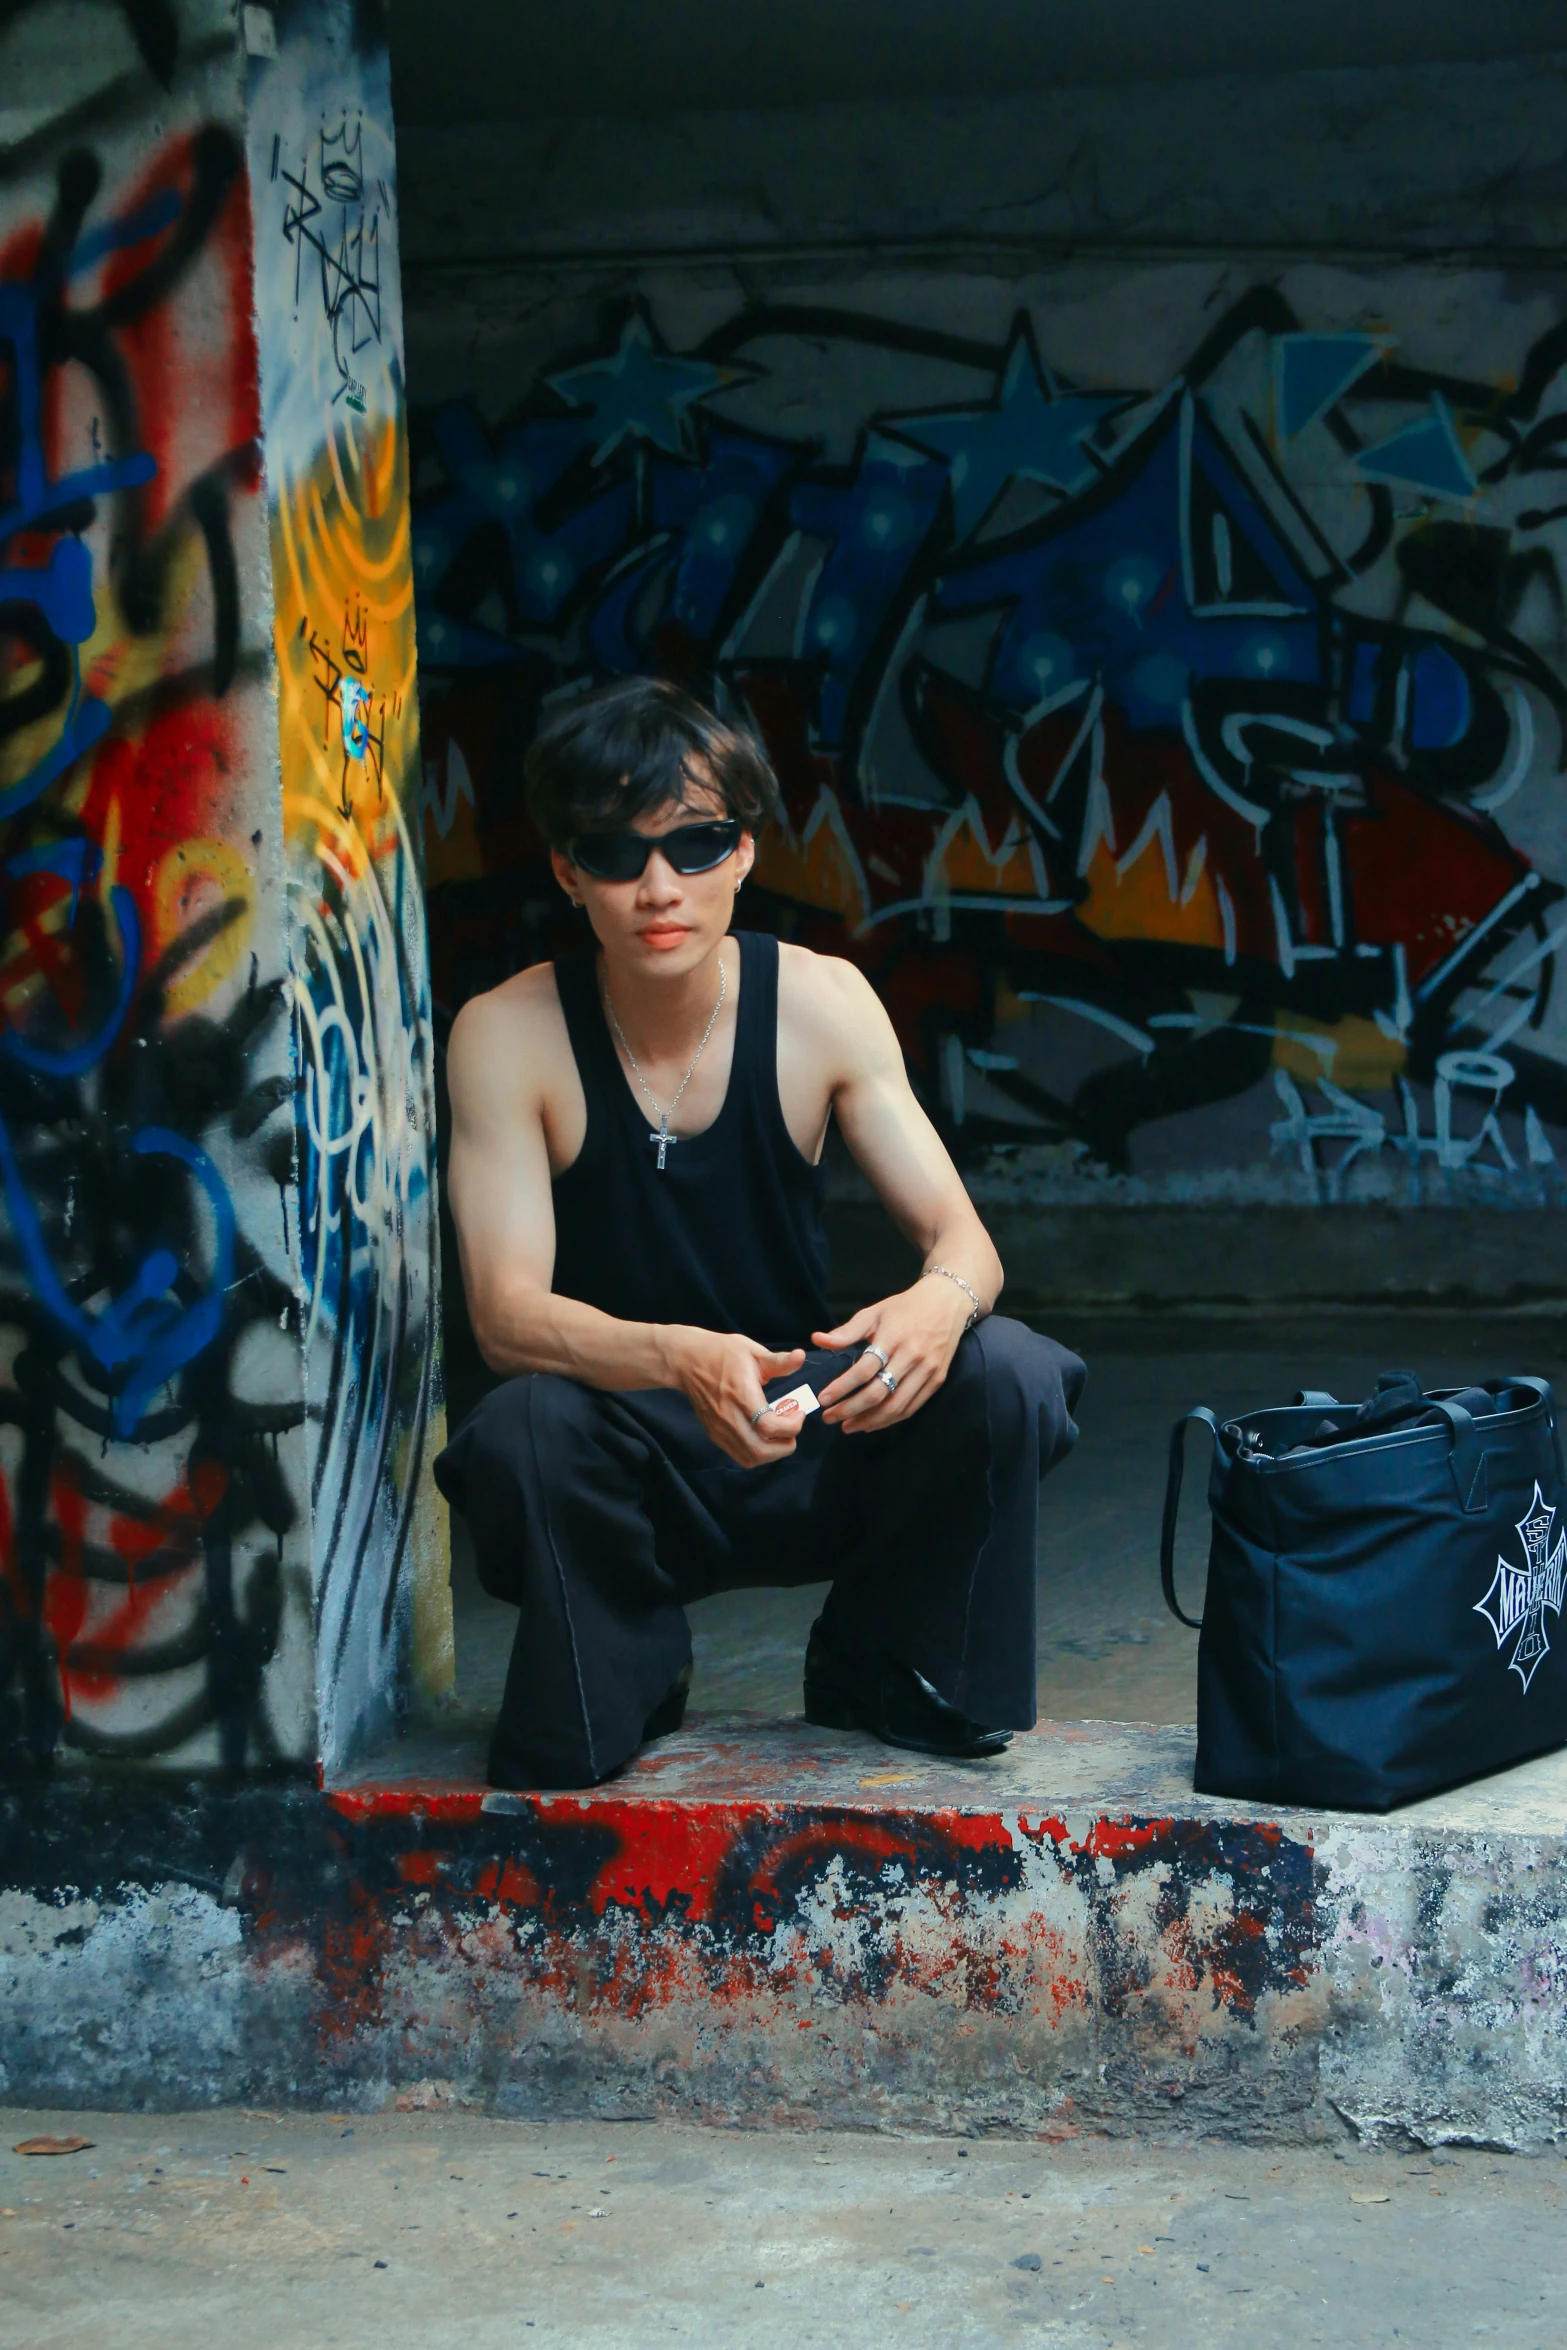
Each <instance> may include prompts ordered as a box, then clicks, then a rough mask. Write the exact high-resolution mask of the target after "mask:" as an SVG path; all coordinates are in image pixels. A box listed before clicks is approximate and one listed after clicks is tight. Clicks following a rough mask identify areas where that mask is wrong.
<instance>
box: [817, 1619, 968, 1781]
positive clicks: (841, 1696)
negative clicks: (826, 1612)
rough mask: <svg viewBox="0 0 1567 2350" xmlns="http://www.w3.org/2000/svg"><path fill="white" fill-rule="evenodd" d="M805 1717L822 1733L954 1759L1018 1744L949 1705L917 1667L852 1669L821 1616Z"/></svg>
mask: <svg viewBox="0 0 1567 2350" xmlns="http://www.w3.org/2000/svg"><path fill="white" fill-rule="evenodd" d="M805 1718H806V1720H807V1721H808V1722H814V1723H815V1724H816V1727H817V1728H818V1729H820V1730H868V1731H869V1732H870V1734H871V1736H872V1737H873V1738H879V1739H880V1740H881V1741H882V1744H883V1745H884V1746H904V1747H907V1748H909V1750H910V1751H911V1752H912V1753H914V1754H939V1755H945V1756H947V1757H948V1758H949V1759H954V1760H959V1759H967V1760H973V1759H975V1758H977V1757H979V1756H981V1755H987V1754H999V1753H1000V1752H1001V1750H1002V1748H1003V1747H1005V1746H1010V1745H1011V1743H1012V1733H1011V1731H1010V1730H987V1729H986V1728H985V1726H984V1724H983V1723H982V1722H971V1721H970V1720H969V1718H968V1716H967V1715H966V1714H960V1713H959V1712H958V1709H957V1707H956V1706H955V1705H948V1703H947V1701H946V1699H945V1698H944V1697H942V1696H941V1695H940V1694H939V1693H938V1692H937V1691H936V1690H934V1689H933V1688H932V1687H931V1685H930V1683H929V1682H928V1681H927V1680H926V1678H925V1676H924V1674H923V1673H917V1672H916V1671H915V1670H914V1667H913V1666H912V1665H901V1664H899V1663H898V1662H897V1661H896V1659H895V1658H893V1657H886V1656H884V1657H878V1658H874V1659H868V1660H866V1661H864V1662H862V1663H856V1664H852V1665H851V1664H850V1663H848V1662H847V1661H846V1660H845V1659H844V1658H843V1657H841V1656H840V1655H839V1654H838V1652H837V1651H836V1650H835V1649H834V1648H832V1647H831V1646H830V1644H829V1642H828V1640H827V1638H826V1636H825V1634H824V1633H823V1631H822V1626H821V1619H820V1618H819V1617H818V1619H817V1621H816V1622H815V1623H814V1624H813V1625H812V1626H811V1637H810V1642H809V1645H808V1646H807V1648H806V1651H805Z"/></svg>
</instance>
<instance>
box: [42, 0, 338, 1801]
mask: <svg viewBox="0 0 1567 2350" xmlns="http://www.w3.org/2000/svg"><path fill="white" fill-rule="evenodd" d="M62 13H63V12H60V11H57V10H55V9H52V8H34V9H31V10H21V11H7V12H6V14H5V17H4V19H3V23H0V87H3V89H4V91H5V99H6V108H5V114H4V117H3V120H4V123H5V126H6V129H7V132H8V133H9V132H11V131H12V130H13V129H15V130H16V136H15V137H14V139H13V141H12V143H11V144H10V145H8V146H5V147H0V900H3V914H0V939H3V944H0V1186H3V1195H4V1215H3V1227H0V1766H4V1767H10V1766H13V1765H15V1764H16V1763H17V1762H18V1761H21V1762H23V1763H24V1764H25V1763H26V1762H29V1761H33V1762H41V1761H43V1760H46V1759H47V1758H48V1757H50V1756H51V1755H53V1754H54V1753H55V1752H56V1751H62V1752H64V1753H67V1754H69V1753H72V1752H74V1753H77V1754H89V1755H108V1756H114V1757H146V1756H153V1755H156V1756H162V1757H170V1758H174V1759H177V1760H180V1761H190V1762H198V1763H224V1764H229V1765H238V1764H241V1763H246V1764H252V1765H261V1764H266V1763H270V1762H277V1761H287V1760H291V1759H293V1758H296V1757H301V1756H305V1755H309V1754H313V1752H314V1738H315V1724H314V1703H313V1682H312V1666H311V1576H310V1547H309V1537H310V1511H309V1489H308V1481H307V1478H306V1475H305V1445H304V1433H303V1431H304V1418H305V1399H304V1395H303V1392H302V1387H301V1382H300V1377H299V1363H298V1343H297V1331H296V1323H297V1305H296V1273H295V1269H294V1261H293V1260H294V1255H295V1251H296V1249H297V1247H298V1235H297V1233H296V1231H295V1230H294V1224H293V1219H294V1213H295V1211H294V1207H293V1204H292V1202H293V1189H292V1186H293V1162H294V1138H293V1121H292V1116H291V1113H290V1104H291V1099H292V1094H293V1078H292V1073H291V1062H292V1055H291V1045H290V1011H289V1004H290V995H289V972H288V966H287V960H286V955H285V953H284V943H285V930H284V924H283V888H284V870H283V843H282V839H281V835H280V829H279V825H278V821H277V795H276V789H275V784H274V783H273V780H272V778H273V770H274V761H275V749H274V743H275V735H274V722H273V716H272V701H271V695H270V691H269V686H268V676H269V671H270V668H271V650H270V608H269V597H268V589H267V544H266V516H265V510H264V503H263V499H262V496H261V466H260V449H259V441H258V433H259V417H258V413H257V406H256V361H255V345H254V338H253V334H252V324H251V319H252V311H251V233H250V217H249V208H248V199H247V191H246V179H245V157H244V140H243V122H242V115H241V110H240V79H239V74H240V67H239V61H238V59H237V56H236V54H235V45H234V33H233V26H232V22H231V19H230V16H229V12H228V11H226V10H219V9H217V8H216V7H212V8H207V9H205V10H203V9H197V8H192V9H186V10H184V11H182V13H181V14H180V16H179V17H178V19H176V18H175V16H174V15H173V13H172V12H169V11H164V10H151V9H149V10H132V9H129V8H127V9H125V10H124V11H123V12H122V11H121V10H119V9H117V8H113V7H104V8H102V9H97V10H93V9H86V10H78V11H74V12H72V13H71V16H70V22H69V25H67V26H65V27H64V28H62V25H61V23H60V21H59V20H60V18H61V16H62ZM89 33H90V35H91V37H90V38H89V37H88V35H89ZM66 35H69V37H65V36H66ZM18 125H19V126H20V127H17V126H18Z"/></svg>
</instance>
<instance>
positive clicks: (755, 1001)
mask: <svg viewBox="0 0 1567 2350" xmlns="http://www.w3.org/2000/svg"><path fill="white" fill-rule="evenodd" d="M735 943H736V945H737V946H738V947H739V949H740V1009H739V1020H738V1023H737V1027H736V1032H735V1049H734V1062H733V1066H732V1067H731V1069H730V1073H729V1090H728V1092H727V1093H726V1094H725V1096H724V1106H723V1108H722V1109H721V1110H720V1111H719V1113H718V1116H717V1117H716V1118H715V1119H714V1121H713V1123H712V1125H711V1126H709V1127H708V1128H707V1129H706V1130H705V1131H704V1132H703V1133H701V1134H691V1135H681V1136H680V1137H679V1138H678V1139H676V1140H673V1141H671V1143H670V1146H669V1150H668V1153H667V1156H666V1162H665V1166H664V1169H663V1172H662V1173H660V1172H659V1167H658V1152H657V1149H656V1148H655V1147H654V1145H653V1144H652V1143H651V1142H650V1141H649V1140H648V1136H649V1134H650V1133H651V1132H652V1131H653V1128H654V1126H655V1123H656V1121H655V1120H654V1119H653V1118H652V1117H651V1115H650V1114H649V1111H648V1107H647V1104H646V1103H645V1102H644V1101H643V1100H642V1099H641V1097H640V1095H637V1094H634V1093H633V1092H632V1090H631V1082H630V1080H629V1078H628V1077H627V1076H626V1074H625V1072H624V1071H623V1070H622V1067H621V1064H620V1059H619V1056H618V1055H617V1053H616V1051H615V1046H614V1043H613V1041H612V1040H611V1037H610V1033H609V1028H608V1025H607V1023H606V1021H605V1018H604V1010H603V1004H602V1001H601V999H600V996H599V982H598V973H597V970H596V968H595V964H594V950H593V949H592V948H591V947H585V948H582V949H580V950H579V951H578V952H577V953H575V954H572V955H565V956H563V957H562V958H561V960H560V961H559V962H558V963H557V964H556V965H555V985H556V987H557V989H558V990H559V993H560V1002H561V1009H562V1011H563V1012H564V1013H565V1015H566V1027H567V1030H568V1032H569V1034H570V1037H571V1049H572V1051H573V1053H574V1054H575V1055H576V1060H577V1072H578V1074H579V1076H580V1077H581V1079H582V1090H583V1093H584V1094H585V1096H586V1097H587V1105H588V1130H587V1135H586V1138H585V1140H584V1142H583V1145H582V1148H581V1150H580V1151H579V1152H578V1154H577V1156H576V1158H575V1159H573V1161H572V1163H571V1165H570V1166H569V1167H568V1168H567V1169H566V1171H565V1173H564V1174H563V1175H560V1176H557V1178H556V1180H555V1183H554V1186H553V1189H554V1199H555V1277H554V1282H553V1284H552V1286H553V1288H554V1290H555V1293H556V1295H557V1296H558V1297H575V1298H580V1299H581V1301H582V1303H583V1304H584V1305H590V1306H598V1307H599V1308H600V1309H601V1311H602V1312H604V1313H606V1314H614V1315H616V1316H617V1317H618V1318H619V1319H621V1320H622V1321H627V1322H689V1323H692V1324H694V1325H695V1326H696V1327H697V1328H698V1329H704V1330H741V1331H743V1332H744V1333H745V1335H746V1337H747V1338H755V1339H759V1340H760V1341H761V1343H762V1344H763V1345H764V1346H774V1347H788V1346H796V1345H808V1344H809V1342H810V1336H811V1333H812V1331H813V1330H820V1329H823V1328H825V1327H826V1325H827V1318H828V1317H827V1262H828V1259H827V1236H826V1233H825V1232H824V1230H823V1228H822V1192H823V1178H822V1172H821V1169H820V1168H819V1167H813V1166H812V1165H811V1164H810V1162H809V1160H807V1159H805V1158H803V1157H802V1156H801V1154H800V1152H799V1151H798V1149H797V1148H796V1147H795V1143H794V1138H793V1137H792V1135H791V1134H790V1132H789V1129H788V1127H787V1126H786V1125H785V1124H784V1117H783V1109H782V1106H781V1105H780V1103H779V1099H778V941H777V939H776V938H773V937H770V936H769V935H768V933H767V932H765V931H751V930H742V931H737V932H736V933H735Z"/></svg>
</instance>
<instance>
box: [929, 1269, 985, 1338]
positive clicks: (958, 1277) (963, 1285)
mask: <svg viewBox="0 0 1567 2350" xmlns="http://www.w3.org/2000/svg"><path fill="white" fill-rule="evenodd" d="M925 1272H926V1273H944V1274H945V1275H946V1277H947V1279H948V1280H949V1281H955V1282H956V1283H957V1285H958V1287H959V1289H961V1290H962V1291H963V1293H964V1295H965V1296H966V1297H971V1298H972V1299H973V1300H974V1311H973V1312H972V1313H971V1314H970V1316H969V1318H968V1320H967V1321H966V1322H965V1323H964V1325H963V1327H964V1329H965V1330H972V1329H973V1327H974V1325H975V1323H976V1322H977V1321H978V1320H979V1317H980V1315H981V1314H982V1313H983V1312H984V1310H985V1309H984V1307H983V1306H982V1305H981V1304H980V1302H979V1293H978V1291H977V1290H975V1289H974V1288H973V1287H972V1285H971V1284H970V1283H969V1282H967V1281H965V1280H964V1278H963V1276H962V1274H961V1273H954V1272H953V1270H952V1267H951V1266H950V1265H927V1266H926V1267H925ZM920 1278H921V1280H923V1279H924V1274H921V1276H920Z"/></svg>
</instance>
